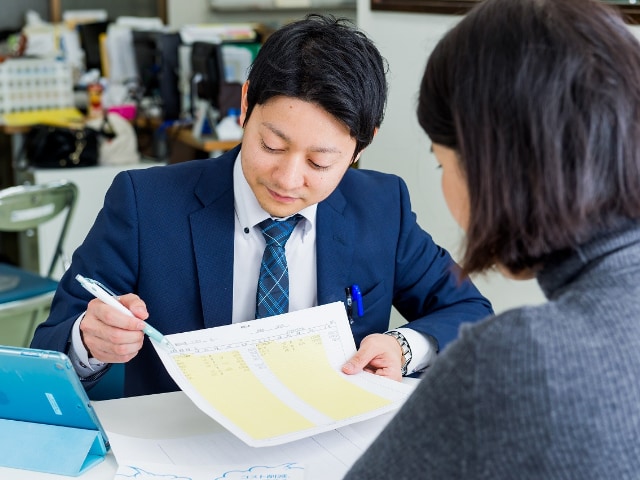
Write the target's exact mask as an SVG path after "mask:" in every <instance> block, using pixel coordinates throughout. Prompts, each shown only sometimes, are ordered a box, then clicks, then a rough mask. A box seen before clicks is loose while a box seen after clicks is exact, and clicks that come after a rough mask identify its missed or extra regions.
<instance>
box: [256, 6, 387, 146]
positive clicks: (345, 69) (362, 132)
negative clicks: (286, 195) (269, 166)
mask: <svg viewBox="0 0 640 480" xmlns="http://www.w3.org/2000/svg"><path fill="white" fill-rule="evenodd" d="M386 69H387V65H386V61H385V60H384V58H383V57H382V56H381V55H380V52H379V51H378V49H377V48H376V46H375V45H374V44H373V42H372V41H371V40H370V39H369V38H368V37H367V36H366V35H365V34H364V32H362V31H360V30H358V29H356V27H355V26H354V25H353V24H352V23H351V22H350V21H349V20H346V19H336V18H334V17H333V16H331V15H325V16H322V15H317V14H309V15H307V16H306V17H305V19H304V20H298V21H296V22H292V23H290V24H287V25H285V26H284V27H282V28H280V29H279V30H277V31H276V32H274V33H273V34H271V35H270V36H269V37H268V38H267V40H266V41H265V43H264V45H262V47H261V48H260V51H259V52H258V55H257V57H256V59H255V61H254V62H253V64H252V66H251V69H250V71H249V77H248V80H249V89H248V92H247V103H248V109H247V115H246V117H247V119H248V118H249V116H250V115H251V112H252V111H253V108H254V107H255V106H256V105H262V104H265V103H266V102H268V101H269V100H270V99H271V98H273V97H275V96H280V95H284V96H287V97H292V98H297V99H300V100H303V101H306V102H311V103H315V104H316V105H319V106H320V107H322V108H323V109H324V110H326V111H327V112H328V113H330V114H331V115H333V116H334V117H335V118H337V119H338V120H339V121H341V122H342V123H344V124H345V125H346V126H347V127H348V128H349V131H350V134H351V136H352V137H353V138H354V139H355V140H356V148H355V152H354V154H353V158H355V157H356V156H357V154H358V153H359V152H360V151H361V150H362V149H364V148H365V147H366V146H367V145H369V144H370V143H371V141H372V140H373V136H374V132H375V129H376V128H377V127H379V126H380V124H381V123H382V119H383V117H384V110H385V106H386V101H387V80H386ZM245 121H246V120H245Z"/></svg>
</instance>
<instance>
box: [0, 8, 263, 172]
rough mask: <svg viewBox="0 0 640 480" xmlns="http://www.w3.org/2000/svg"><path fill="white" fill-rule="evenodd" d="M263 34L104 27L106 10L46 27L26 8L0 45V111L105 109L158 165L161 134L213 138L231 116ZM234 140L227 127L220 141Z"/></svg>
mask: <svg viewBox="0 0 640 480" xmlns="http://www.w3.org/2000/svg"><path fill="white" fill-rule="evenodd" d="M265 35H268V31H267V29H266V27H264V26H261V25H259V24H250V23H242V24H241V23H233V24H214V25H186V26H184V27H182V28H180V29H178V30H171V29H169V28H167V27H166V26H165V25H164V23H163V21H162V20H161V19H160V18H157V17H118V18H117V19H115V20H113V21H112V20H110V19H109V16H108V13H107V11H106V10H80V11H67V12H64V14H63V22H62V23H59V24H52V23H49V22H46V21H44V20H43V19H42V17H41V16H40V15H39V14H38V13H37V12H35V11H29V12H28V13H27V14H26V23H25V26H24V27H23V28H22V29H21V31H20V32H16V33H13V34H9V35H8V36H7V37H6V39H5V40H4V43H3V47H2V52H3V54H4V62H3V63H2V64H0V113H3V114H5V113H14V112H25V111H31V110H41V109H60V108H65V107H69V108H71V107H76V108H78V109H79V110H80V111H81V112H82V113H83V114H85V115H87V116H88V117H89V118H92V117H101V116H102V115H104V114H105V113H108V112H110V113H111V114H115V115H118V116H121V117H123V118H124V119H126V120H128V121H129V122H131V124H132V126H133V128H135V129H136V131H137V132H136V133H137V135H136V139H137V140H138V141H139V142H140V145H139V147H140V151H141V153H142V154H143V155H145V156H146V157H151V158H154V159H157V160H160V161H166V160H167V156H168V151H167V150H168V141H167V140H168V139H167V133H168V131H169V130H168V128H169V127H176V126H177V127H180V128H187V127H188V128H191V129H192V134H193V136H194V137H195V138H200V137H201V136H203V135H206V136H209V137H211V138H214V139H215V138H217V136H218V135H217V131H216V127H217V124H218V123H219V122H220V121H221V120H222V119H223V118H225V117H226V116H228V115H229V114H231V115H232V116H233V117H237V112H238V110H239V107H240V88H241V85H242V83H243V82H244V81H245V79H246V72H247V69H248V67H249V65H250V64H251V62H252V60H253V58H254V57H255V54H256V53H257V51H258V49H259V47H260V42H261V40H262V39H263V38H264V37H265ZM5 120H6V119H5ZM45 120H46V119H45ZM5 123H6V122H5ZM120 130H121V131H123V129H122V128H121V129H120ZM240 135H241V130H240V129H236V130H235V131H232V133H231V135H230V134H229V129H228V128H227V129H226V131H225V135H224V138H225V139H226V140H239V139H240ZM234 136H235V138H234Z"/></svg>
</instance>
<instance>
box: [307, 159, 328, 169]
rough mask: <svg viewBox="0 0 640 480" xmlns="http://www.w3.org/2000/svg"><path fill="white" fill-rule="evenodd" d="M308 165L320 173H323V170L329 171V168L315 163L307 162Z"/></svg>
mask: <svg viewBox="0 0 640 480" xmlns="http://www.w3.org/2000/svg"><path fill="white" fill-rule="evenodd" d="M309 163H310V164H311V166H312V167H313V168H314V169H315V170H320V171H325V170H329V167H328V166H327V167H325V166H323V165H318V164H317V163H315V162H313V161H311V160H309Z"/></svg>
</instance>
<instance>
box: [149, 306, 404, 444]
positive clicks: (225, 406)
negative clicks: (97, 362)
mask: <svg viewBox="0 0 640 480" xmlns="http://www.w3.org/2000/svg"><path fill="white" fill-rule="evenodd" d="M166 338H168V340H169V341H170V342H171V343H172V344H173V345H174V346H175V347H176V350H175V351H174V352H168V351H167V350H165V349H163V348H162V347H160V346H159V345H158V344H157V343H155V342H154V343H153V344H154V347H155V348H156V351H157V352H158V355H159V356H160V358H161V359H162V362H163V363H164V365H165V367H166V369H167V371H168V372H169V374H170V375H171V377H172V378H173V380H174V381H175V382H176V383H177V384H178V386H179V387H180V388H181V389H182V391H183V392H184V393H185V394H187V396H188V397H189V398H190V399H191V401H193V402H194V403H195V405H196V406H197V407H198V408H200V409H201V410H202V411H203V412H205V413H206V414H207V415H209V416H210V417H211V418H213V419H214V420H216V421H217V422H218V423H220V424H221V425H222V426H223V427H225V428H227V429H228V430H229V431H230V432H232V433H233V434H234V435H236V436H237V437H238V438H240V439H241V440H242V441H244V442H245V443H246V444H247V445H251V446H253V447H265V446H269V445H279V444H282V443H286V442H291V441H294V440H298V439H301V438H305V437H310V436H312V435H316V434H318V433H321V432H326V431H328V430H333V429H335V428H339V427H342V426H345V425H349V424H351V423H354V422H359V421H362V420H366V419H369V418H373V417H375V416H377V415H380V414H383V413H387V412H391V411H394V410H396V409H397V408H399V407H400V405H402V403H403V402H404V401H405V400H406V398H407V397H408V396H409V394H410V392H411V390H412V389H411V387H409V386H407V385H405V384H402V383H400V382H396V381H393V380H389V379H386V378H383V377H380V376H377V375H373V374H370V373H365V372H363V373H360V374H357V375H345V374H343V373H342V372H341V371H340V369H341V367H342V365H343V364H344V363H345V362H346V361H347V360H348V359H349V358H351V356H352V355H353V354H354V353H355V351H356V348H355V343H354V341H353V336H352V334H351V329H350V328H349V322H348V320H347V316H346V312H345V308H344V305H343V304H342V303H341V302H335V303H331V304H328V305H322V306H319V307H314V308H309V309H306V310H300V311H297V312H290V313H287V314H284V315H277V316H274V317H268V318H262V319H259V320H253V321H249V322H244V323H236V324H232V325H225V326H222V327H216V328H209V329H204V330H197V331H192V332H186V333H180V334H175V335H167V337H166Z"/></svg>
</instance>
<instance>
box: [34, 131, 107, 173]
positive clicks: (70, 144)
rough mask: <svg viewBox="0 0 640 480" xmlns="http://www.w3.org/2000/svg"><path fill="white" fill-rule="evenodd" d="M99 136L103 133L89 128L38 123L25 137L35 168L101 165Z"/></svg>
mask: <svg viewBox="0 0 640 480" xmlns="http://www.w3.org/2000/svg"><path fill="white" fill-rule="evenodd" d="M98 135H100V133H99V132H97V131H96V130H94V129H93V128H89V127H82V128H67V127H55V126H51V125H34V126H33V127H31V129H30V130H29V132H28V133H27V135H26V137H25V140H24V142H25V143H24V148H25V153H26V161H27V164H28V166H31V167H35V168H70V167H91V166H94V165H97V164H98Z"/></svg>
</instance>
